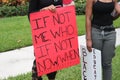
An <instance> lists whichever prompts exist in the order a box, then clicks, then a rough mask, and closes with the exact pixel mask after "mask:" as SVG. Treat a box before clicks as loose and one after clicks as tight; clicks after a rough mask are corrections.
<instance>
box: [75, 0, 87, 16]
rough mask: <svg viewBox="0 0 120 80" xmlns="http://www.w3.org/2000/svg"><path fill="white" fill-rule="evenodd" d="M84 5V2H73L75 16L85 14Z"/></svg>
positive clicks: (79, 0) (78, 0)
mask: <svg viewBox="0 0 120 80" xmlns="http://www.w3.org/2000/svg"><path fill="white" fill-rule="evenodd" d="M85 5H86V0H75V6H76V14H77V15H83V14H85Z"/></svg>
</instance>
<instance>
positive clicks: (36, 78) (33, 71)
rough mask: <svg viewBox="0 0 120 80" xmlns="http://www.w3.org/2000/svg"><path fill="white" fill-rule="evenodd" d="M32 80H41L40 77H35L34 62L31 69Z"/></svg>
mask: <svg viewBox="0 0 120 80" xmlns="http://www.w3.org/2000/svg"><path fill="white" fill-rule="evenodd" d="M32 80H42V78H41V77H38V76H37V68H36V60H34V62H33V67H32Z"/></svg>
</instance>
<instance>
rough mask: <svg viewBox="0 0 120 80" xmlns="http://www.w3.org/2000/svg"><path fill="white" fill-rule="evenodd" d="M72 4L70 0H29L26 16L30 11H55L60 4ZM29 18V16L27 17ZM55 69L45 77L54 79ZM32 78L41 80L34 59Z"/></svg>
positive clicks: (50, 79)
mask: <svg viewBox="0 0 120 80" xmlns="http://www.w3.org/2000/svg"><path fill="white" fill-rule="evenodd" d="M70 4H71V5H73V4H74V2H73V1H72V0H63V1H62V0H30V2H29V12H28V18H29V15H30V13H33V12H37V11H43V10H50V11H51V12H53V13H54V12H55V11H56V8H59V7H62V6H68V5H70ZM29 19H30V18H29ZM56 73H57V72H56V71H55V72H52V73H49V74H47V77H48V79H49V80H55V76H56ZM32 80H42V77H41V76H38V73H37V68H36V61H34V62H33V67H32Z"/></svg>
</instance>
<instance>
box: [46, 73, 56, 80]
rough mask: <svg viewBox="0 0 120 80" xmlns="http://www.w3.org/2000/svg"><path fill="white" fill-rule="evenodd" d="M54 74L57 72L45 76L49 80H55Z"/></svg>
mask: <svg viewBox="0 0 120 80" xmlns="http://www.w3.org/2000/svg"><path fill="white" fill-rule="evenodd" d="M56 73H57V72H56V71H55V72H52V73H49V74H47V76H48V79H49V80H55V76H56Z"/></svg>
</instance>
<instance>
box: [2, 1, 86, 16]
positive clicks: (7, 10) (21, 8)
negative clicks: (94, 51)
mask: <svg viewBox="0 0 120 80" xmlns="http://www.w3.org/2000/svg"><path fill="white" fill-rule="evenodd" d="M85 2H86V1H85V0H80V1H79V0H76V1H75V6H76V14H77V15H83V14H85ZM28 5H29V3H26V4H25V5H17V6H10V5H7V4H3V5H1V6H0V17H10V16H24V15H26V14H27V13H28Z"/></svg>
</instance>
